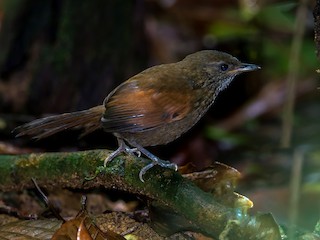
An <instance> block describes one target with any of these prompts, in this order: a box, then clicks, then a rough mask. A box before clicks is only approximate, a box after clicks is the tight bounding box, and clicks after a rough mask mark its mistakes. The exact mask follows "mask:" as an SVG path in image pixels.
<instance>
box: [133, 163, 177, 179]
mask: <svg viewBox="0 0 320 240" xmlns="http://www.w3.org/2000/svg"><path fill="white" fill-rule="evenodd" d="M156 165H159V166H161V167H163V168H169V169H173V170H175V171H177V170H178V165H177V164H175V163H171V162H168V161H163V160H160V159H157V160H156V161H155V160H152V162H151V163H149V164H148V165H146V166H144V167H143V168H142V169H141V170H140V172H139V179H140V181H141V182H144V179H143V175H144V174H145V173H146V172H147V171H148V170H149V169H151V168H152V167H154V166H156Z"/></svg>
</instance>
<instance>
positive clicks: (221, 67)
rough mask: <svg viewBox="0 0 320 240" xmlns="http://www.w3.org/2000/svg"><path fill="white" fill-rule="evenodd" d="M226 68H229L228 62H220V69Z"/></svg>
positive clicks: (225, 69)
mask: <svg viewBox="0 0 320 240" xmlns="http://www.w3.org/2000/svg"><path fill="white" fill-rule="evenodd" d="M228 68H229V66H228V64H225V63H222V64H221V65H220V69H221V71H227V70H228Z"/></svg>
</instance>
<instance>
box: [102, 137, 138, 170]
mask: <svg viewBox="0 0 320 240" xmlns="http://www.w3.org/2000/svg"><path fill="white" fill-rule="evenodd" d="M118 144H119V147H118V149H117V150H115V151H114V152H112V153H111V154H110V155H109V156H108V157H106V159H105V160H104V163H103V166H104V167H106V166H107V163H108V162H111V161H112V160H113V159H114V158H115V157H117V156H118V155H120V154H121V153H123V152H124V153H127V154H129V155H136V156H137V157H141V152H140V151H139V149H138V148H130V147H129V146H127V145H126V144H125V142H124V141H123V140H122V139H118Z"/></svg>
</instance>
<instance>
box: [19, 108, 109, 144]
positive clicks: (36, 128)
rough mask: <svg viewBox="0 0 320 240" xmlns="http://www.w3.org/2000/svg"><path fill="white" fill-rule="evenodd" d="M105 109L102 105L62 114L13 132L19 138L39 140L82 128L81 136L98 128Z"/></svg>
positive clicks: (31, 123)
mask: <svg viewBox="0 0 320 240" xmlns="http://www.w3.org/2000/svg"><path fill="white" fill-rule="evenodd" d="M104 110H105V108H104V106H103V105H101V106H97V107H93V108H90V109H87V110H83V111H78V112H71V113H64V114H60V115H56V116H50V117H45V118H41V119H37V120H34V121H32V122H29V123H26V124H24V125H21V126H19V127H17V128H15V129H14V130H13V132H15V133H17V135H16V136H17V137H20V136H32V138H35V139H41V138H45V137H48V136H51V135H53V134H55V133H58V132H61V131H63V130H66V129H70V128H84V132H83V133H82V134H81V136H83V135H86V134H88V133H90V132H93V131H95V130H96V129H98V128H100V127H101V126H102V125H101V122H100V119H101V116H102V114H103V112H104Z"/></svg>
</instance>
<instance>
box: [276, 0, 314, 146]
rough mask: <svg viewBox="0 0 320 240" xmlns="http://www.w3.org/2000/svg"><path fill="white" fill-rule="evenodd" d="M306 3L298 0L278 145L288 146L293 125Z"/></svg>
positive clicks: (304, 0) (303, 0)
mask: <svg viewBox="0 0 320 240" xmlns="http://www.w3.org/2000/svg"><path fill="white" fill-rule="evenodd" d="M307 3H308V0H300V4H299V7H298V10H297V17H296V22H295V32H294V36H293V40H292V45H291V53H290V56H289V59H290V61H289V66H288V75H287V80H286V81H287V83H286V84H287V88H288V90H287V95H286V101H285V104H284V109H283V119H282V135H281V139H280V146H281V147H282V148H288V147H290V145H291V136H292V126H293V109H294V96H295V91H296V82H297V79H298V74H299V69H300V68H299V67H300V63H301V62H300V52H301V46H302V43H303V35H304V32H305V26H306V21H307V10H308V9H307Z"/></svg>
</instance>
